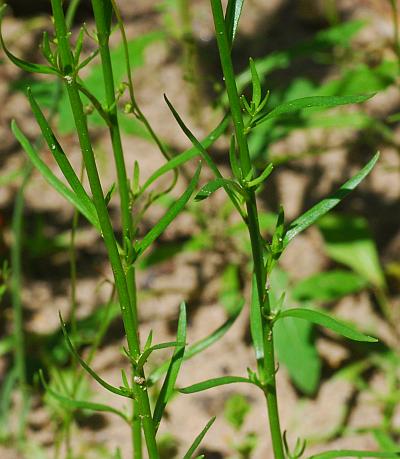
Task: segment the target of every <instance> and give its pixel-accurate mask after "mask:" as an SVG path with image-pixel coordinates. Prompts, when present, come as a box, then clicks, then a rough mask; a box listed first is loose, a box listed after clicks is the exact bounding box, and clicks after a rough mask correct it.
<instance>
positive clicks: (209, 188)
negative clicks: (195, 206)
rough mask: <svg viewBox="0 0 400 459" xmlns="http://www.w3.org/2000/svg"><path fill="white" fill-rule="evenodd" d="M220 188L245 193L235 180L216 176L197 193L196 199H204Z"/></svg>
mask: <svg viewBox="0 0 400 459" xmlns="http://www.w3.org/2000/svg"><path fill="white" fill-rule="evenodd" d="M220 188H225V189H226V188H229V189H230V190H231V191H232V192H233V193H239V194H242V195H243V190H242V189H241V188H240V186H239V185H238V184H237V183H236V182H234V181H233V180H228V179H225V178H216V179H214V180H211V182H208V183H207V185H204V186H203V187H202V189H201V190H200V191H199V192H198V193H197V194H196V196H195V198H194V199H195V201H203V200H204V199H207V198H208V197H209V196H211V195H212V194H213V193H215V192H216V191H217V190H219V189H220Z"/></svg>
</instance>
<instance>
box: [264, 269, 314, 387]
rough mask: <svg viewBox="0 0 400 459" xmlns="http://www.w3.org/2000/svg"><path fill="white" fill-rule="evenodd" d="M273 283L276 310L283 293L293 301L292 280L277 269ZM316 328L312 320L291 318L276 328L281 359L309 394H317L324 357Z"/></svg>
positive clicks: (276, 345)
mask: <svg viewBox="0 0 400 459" xmlns="http://www.w3.org/2000/svg"><path fill="white" fill-rule="evenodd" d="M270 282H271V290H270V295H269V297H270V303H271V310H272V311H276V310H277V309H278V308H279V299H280V298H281V297H282V294H283V293H285V294H286V298H287V301H291V298H290V288H289V280H288V277H287V274H286V273H285V272H283V271H281V270H280V269H279V268H275V269H274V270H273V271H272V274H271V277H270ZM312 330H313V326H312V324H311V323H310V322H306V321H305V320H295V319H293V318H290V317H288V318H286V319H285V320H282V321H277V322H276V323H275V324H274V329H273V332H274V342H275V349H276V352H277V355H278V361H279V362H281V363H282V364H283V365H284V366H285V367H286V368H287V370H288V372H289V375H290V379H291V381H292V382H293V384H294V385H295V386H296V387H297V388H298V389H299V390H300V391H301V392H303V393H304V394H306V395H313V394H314V393H315V391H316V389H317V387H318V383H319V380H320V377H321V359H320V357H319V355H318V352H317V349H316V346H315V344H314V337H313V334H312ZM294 349H295V350H296V351H295V352H293V350H294Z"/></svg>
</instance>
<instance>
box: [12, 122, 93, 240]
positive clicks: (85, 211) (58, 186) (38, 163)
mask: <svg viewBox="0 0 400 459" xmlns="http://www.w3.org/2000/svg"><path fill="white" fill-rule="evenodd" d="M11 130H12V132H13V134H14V135H15V137H16V139H17V140H18V142H19V143H20V144H21V146H22V148H23V149H24V150H25V153H26V154H27V155H28V156H29V159H30V160H31V161H32V163H33V165H34V166H35V167H36V169H38V170H39V172H40V173H41V174H42V175H43V177H44V178H45V179H46V181H47V182H48V183H49V184H50V185H51V186H52V187H53V188H54V189H55V190H56V191H57V192H58V193H60V194H61V195H62V196H64V198H66V199H67V200H68V201H69V202H70V203H71V204H72V205H73V206H74V207H76V208H77V209H78V210H79V212H80V213H81V214H82V215H83V216H84V217H86V219H87V220H88V221H89V222H90V223H91V224H92V225H93V226H94V227H95V228H96V229H97V230H98V231H100V224H99V221H98V218H97V214H94V213H93V209H92V208H91V206H90V208H89V207H87V203H86V202H84V201H82V199H80V197H78V196H77V195H76V194H75V193H74V192H73V191H71V190H70V189H69V188H67V187H66V186H65V185H64V183H63V182H61V181H60V180H59V179H58V178H57V177H56V176H55V175H54V174H53V172H52V171H51V170H50V168H49V167H48V166H47V165H46V164H45V163H44V162H43V161H42V159H41V158H40V156H39V153H38V151H37V150H36V149H35V148H34V147H33V146H32V144H31V143H30V142H29V140H28V139H27V138H26V137H25V135H24V134H23V133H22V131H21V130H20V129H19V128H18V126H17V124H16V122H15V121H12V123H11Z"/></svg>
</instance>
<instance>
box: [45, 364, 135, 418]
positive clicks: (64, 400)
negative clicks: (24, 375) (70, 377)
mask: <svg viewBox="0 0 400 459" xmlns="http://www.w3.org/2000/svg"><path fill="white" fill-rule="evenodd" d="M39 376H40V379H41V382H42V384H43V386H44V388H45V389H46V392H47V393H48V394H49V395H51V396H52V397H53V398H54V399H56V400H57V401H59V402H60V403H61V404H62V405H64V406H65V407H67V408H70V409H74V410H76V409H78V410H90V411H100V412H106V413H113V414H116V415H117V416H119V417H121V418H122V419H123V420H124V421H128V419H127V417H126V415H125V414H124V413H123V412H122V411H119V410H117V409H116V408H113V407H112V406H108V405H104V404H102V403H93V402H87V401H83V400H74V399H72V398H68V397H65V396H63V395H61V394H58V393H57V392H55V391H54V390H53V389H50V387H49V386H48V385H47V384H46V382H45V380H44V377H43V374H42V372H40V373H39Z"/></svg>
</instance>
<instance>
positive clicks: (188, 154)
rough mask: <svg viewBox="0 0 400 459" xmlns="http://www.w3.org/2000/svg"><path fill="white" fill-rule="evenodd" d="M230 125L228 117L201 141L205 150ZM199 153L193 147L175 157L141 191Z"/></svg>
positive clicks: (147, 181) (156, 172) (154, 174)
mask: <svg viewBox="0 0 400 459" xmlns="http://www.w3.org/2000/svg"><path fill="white" fill-rule="evenodd" d="M228 124H229V116H228V115H226V116H225V117H224V118H223V120H222V121H221V122H220V123H219V124H218V126H217V127H216V128H215V129H214V130H213V131H212V132H211V133H210V134H209V135H208V136H207V137H205V138H204V139H203V140H202V141H201V145H202V147H203V148H204V149H206V148H208V147H210V146H211V145H212V144H213V143H214V142H215V141H216V140H217V139H218V138H219V137H220V136H221V135H222V134H223V133H224V132H225V130H226V128H227V127H228ZM199 154H200V153H199V151H198V149H197V148H196V147H192V148H190V149H189V150H186V151H184V152H183V153H181V154H179V155H177V156H174V157H173V158H172V159H170V160H169V161H168V162H167V163H166V164H163V165H162V166H161V167H160V168H159V169H157V170H156V171H155V172H154V173H153V174H152V175H151V176H150V177H149V178H148V179H147V180H146V183H145V184H144V185H143V186H142V187H141V189H140V191H141V192H142V193H143V191H145V190H146V189H147V188H148V187H149V186H150V185H151V184H152V183H154V182H155V181H156V180H157V179H158V178H160V177H161V176H162V175H164V174H166V173H167V172H169V171H172V170H173V169H176V168H177V167H179V166H181V165H182V164H184V163H186V162H187V161H189V160H191V159H192V158H195V157H196V156H199Z"/></svg>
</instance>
